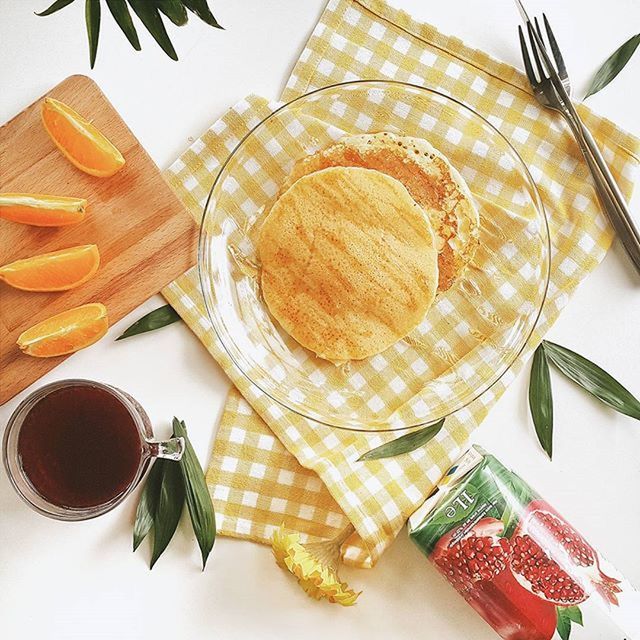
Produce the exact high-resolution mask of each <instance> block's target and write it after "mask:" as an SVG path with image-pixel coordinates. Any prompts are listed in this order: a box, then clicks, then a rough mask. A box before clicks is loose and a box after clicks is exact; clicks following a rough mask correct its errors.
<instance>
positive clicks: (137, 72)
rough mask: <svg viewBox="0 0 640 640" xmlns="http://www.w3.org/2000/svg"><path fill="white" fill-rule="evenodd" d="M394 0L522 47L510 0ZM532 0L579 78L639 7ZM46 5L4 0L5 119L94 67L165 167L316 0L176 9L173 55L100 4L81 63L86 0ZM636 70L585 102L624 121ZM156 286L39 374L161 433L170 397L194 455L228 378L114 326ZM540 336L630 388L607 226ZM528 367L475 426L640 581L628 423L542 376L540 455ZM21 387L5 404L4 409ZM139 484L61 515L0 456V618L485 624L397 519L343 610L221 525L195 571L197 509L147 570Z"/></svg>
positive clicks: (46, 627)
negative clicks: (131, 493) (545, 444)
mask: <svg viewBox="0 0 640 640" xmlns="http://www.w3.org/2000/svg"><path fill="white" fill-rule="evenodd" d="M393 1H394V2H395V3H397V4H398V5H399V6H402V7H403V8H405V9H407V10H408V11H410V12H411V13H413V15H414V16H415V17H416V18H419V19H422V20H425V21H427V22H430V23H432V24H434V25H436V26H437V27H438V28H440V29H441V30H442V31H444V32H446V33H454V34H456V35H458V36H460V37H462V38H463V39H465V40H466V41H467V42H468V43H469V44H471V45H474V46H477V47H481V48H484V49H486V50H487V51H489V52H491V53H492V54H494V55H495V56H496V57H499V58H501V59H503V60H505V61H507V62H510V63H512V64H515V65H518V66H521V65H520V60H519V51H518V47H517V40H516V33H515V29H516V24H517V20H518V16H517V14H516V11H515V9H514V6H513V4H512V3H511V2H510V1H509V0H487V1H484V2H477V1H475V0H449V1H448V2H424V0H393ZM103 4H104V3H103ZM210 4H211V3H210ZM528 4H529V5H530V10H531V12H532V13H539V12H541V11H542V9H543V8H545V9H546V10H547V12H548V15H549V17H550V18H551V22H552V24H553V25H554V29H555V31H556V35H557V36H558V38H559V40H560V43H561V45H562V47H563V51H564V52H565V53H566V59H567V63H568V65H569V68H570V70H571V75H572V80H574V85H575V87H576V88H577V89H578V91H577V94H579V95H582V93H581V92H583V91H584V89H585V87H586V86H587V82H588V78H589V77H590V75H591V74H592V73H593V71H594V70H595V69H596V68H597V67H598V66H599V64H600V63H601V62H602V61H603V60H604V59H605V58H606V57H607V56H608V55H609V53H611V52H612V51H613V50H614V49H615V48H616V47H617V46H618V45H619V44H621V43H622V42H623V41H624V40H626V39H627V38H628V37H629V36H631V35H632V34H633V33H635V32H637V31H638V26H639V25H640V4H639V3H638V2H637V0H608V1H607V2H602V1H601V0H598V1H595V0H588V1H587V0H564V1H563V2H553V1H551V0H547V2H543V1H542V0H528ZM45 5H48V2H47V0H2V1H1V2H0V87H1V89H0V122H4V121H6V120H8V119H9V118H11V117H12V116H13V115H14V114H15V113H17V112H18V111H19V110H20V109H22V108H23V107H25V106H27V105H28V104H29V103H30V102H31V101H33V100H34V99H36V98H37V97H38V96H40V95H41V94H42V93H44V92H45V91H46V90H48V89H49V88H50V87H52V86H53V85H54V84H56V83H57V82H59V81H60V80H62V79H63V78H65V77H66V76H68V75H70V74H73V73H87V74H88V75H91V76H92V77H93V78H94V79H95V80H96V81H97V82H98V84H99V85H100V86H101V87H102V89H103V91H104V92H105V93H106V95H107V96H108V98H109V99H110V100H111V102H112V103H113V104H114V105H115V107H116V108H117V109H118V110H119V112H120V113H121V114H122V116H123V118H124V119H125V121H126V122H127V123H128V124H129V126H130V127H131V129H132V130H133V132H134V133H135V134H136V135H137V136H138V138H139V139H140V141H141V142H142V144H143V145H144V146H145V147H146V149H147V150H148V151H149V153H150V154H151V156H152V157H153V158H154V159H155V161H156V162H157V164H158V165H159V166H160V167H161V168H165V167H167V166H168V165H169V164H170V163H171V161H172V160H173V159H175V158H176V157H177V156H178V155H179V154H180V152H181V151H182V150H184V149H185V148H186V147H187V146H188V145H189V144H190V142H191V141H192V139H193V138H195V137H197V136H198V135H200V134H201V133H202V132H203V131H204V130H205V129H206V128H207V127H208V126H209V125H210V124H211V123H212V122H213V121H214V120H215V119H216V118H217V117H218V116H219V115H220V114H221V113H222V112H223V110H224V109H225V108H226V107H228V106H229V105H231V104H233V103H234V102H235V101H236V100H238V99H240V98H242V97H243V96H245V94H247V93H250V92H255V93H258V94H262V95H264V96H266V97H268V98H276V97H277V96H278V95H279V93H280V91H281V89H282V86H283V83H284V82H285V80H286V78H287V77H288V74H289V71H290V69H291V66H292V64H293V63H294V61H295V60H296V59H297V56H298V55H299V53H300V51H301V50H302V47H303V46H304V43H305V41H306V39H307V37H308V35H309V33H310V31H311V29H312V28H313V26H314V24H315V22H316V21H317V19H318V17H319V15H320V13H321V10H322V8H323V6H324V0H305V1H304V2H302V1H300V0H269V1H268V2H267V1H265V0H243V1H242V2H233V1H231V0H216V1H215V2H214V3H213V4H212V6H213V8H214V10H215V11H214V12H215V14H216V16H217V17H218V19H219V20H220V22H221V23H222V24H224V25H225V26H226V27H227V30H226V31H223V32H221V31H216V30H214V29H211V28H209V27H207V26H205V25H204V24H203V23H200V22H199V21H198V20H197V19H196V18H195V17H192V18H191V20H190V22H189V24H188V25H187V26H185V27H182V28H180V29H178V28H175V27H170V28H169V31H170V34H171V38H172V40H173V42H174V45H175V48H176V50H177V51H178V54H179V55H180V62H178V63H174V62H172V61H171V60H169V59H168V58H167V57H165V55H164V54H163V53H162V52H161V51H160V50H159V48H158V47H157V46H156V45H155V43H154V42H153V41H152V40H151V37H150V36H149V35H148V34H147V33H146V31H144V30H143V29H139V35H140V40H141V42H142V45H143V50H142V52H140V53H136V52H134V51H133V50H132V49H131V48H130V47H129V45H128V43H127V42H126V40H125V39H124V37H123V35H122V34H121V33H120V31H119V30H118V29H117V27H116V26H115V24H114V22H113V20H112V19H111V16H110V14H109V13H108V11H107V10H106V7H105V8H104V9H103V20H102V22H103V25H102V30H101V34H100V49H99V52H98V59H97V64H96V69H95V70H94V71H93V72H91V71H89V68H88V62H87V59H88V56H87V45H86V36H85V32H84V17H83V5H84V3H83V2H82V1H81V0H80V1H78V2H76V3H75V4H73V5H71V6H70V7H67V8H66V9H64V10H63V11H61V12H59V13H58V14H55V15H54V16H51V17H48V18H38V17H36V16H34V15H33V13H32V11H33V10H41V9H43V8H44V7H45ZM639 71H640V53H639V54H638V55H637V57H636V59H635V60H634V61H632V63H631V64H630V65H629V66H628V68H627V69H626V71H625V73H624V74H623V75H622V76H621V77H620V78H618V79H617V80H616V81H615V83H614V84H612V85H610V86H609V87H607V88H606V89H605V90H604V91H603V92H602V93H601V94H599V95H598V96H595V97H593V98H591V99H590V103H591V105H592V106H593V107H594V108H596V109H597V110H599V111H600V112H601V113H603V114H604V115H607V116H609V117H610V118H612V119H614V120H616V121H617V122H619V123H620V124H621V125H622V126H624V127H626V128H627V129H629V130H630V131H632V132H634V133H635V134H636V135H640V108H639V107H640V91H639V90H638V79H639V74H638V72H639ZM0 170H1V167H0ZM639 200H640V198H636V200H635V208H636V209H638V208H640V203H639ZM162 303H163V302H162V299H161V298H160V297H159V296H156V297H154V298H153V299H152V300H150V301H149V302H148V303H146V304H145V305H143V306H142V307H141V308H140V309H138V310H137V311H136V312H134V313H132V314H131V315H130V317H128V318H125V319H124V320H122V321H121V322H119V323H118V324H117V325H116V326H114V327H113V328H112V329H111V331H110V332H109V335H108V336H107V337H106V338H104V339H103V340H102V341H101V342H100V343H98V344H97V345H95V346H93V347H91V348H89V349H87V350H86V351H83V352H81V353H78V354H77V355H75V356H73V357H72V358H70V359H69V360H67V361H66V362H65V363H64V364H62V365H61V366H59V367H58V368H57V369H55V370H54V371H53V372H51V373H50V374H49V375H48V376H46V377H45V378H43V379H42V380H41V381H39V382H38V383H36V386H40V385H42V384H43V383H45V382H49V381H52V380H57V379H61V378H67V377H88V378H93V379H96V380H102V381H105V382H109V383H112V384H115V385H117V386H119V387H121V388H123V389H125V390H126V391H128V392H129V393H131V394H132V395H133V396H135V397H136V398H137V399H138V400H139V401H140V402H141V403H142V404H143V405H144V407H145V408H146V410H147V412H148V413H149V415H150V416H151V418H152V421H153V422H154V424H155V425H156V431H157V433H159V434H160V435H166V434H167V433H168V431H169V424H170V420H171V417H172V416H173V415H177V416H179V417H181V418H182V419H184V420H185V421H186V423H187V425H188V426H189V428H190V434H191V438H192V440H193V441H194V444H195V446H196V449H197V451H198V454H199V456H200V459H201V461H202V463H203V464H205V463H206V462H207V460H208V455H209V451H210V447H211V443H212V441H213V437H214V433H215V429H216V424H217V421H218V417H219V414H220V410H221V407H222V403H223V401H224V397H225V392H226V389H227V381H226V379H225V377H224V375H223V374H222V373H221V371H220V369H219V368H218V366H217V365H216V364H215V362H214V361H213V359H212V358H211V357H210V356H209V355H208V353H207V352H206V351H205V349H204V348H203V347H202V346H201V345H200V343H199V342H198V341H197V339H196V338H195V337H194V336H193V335H192V334H191V333H190V331H189V330H188V329H187V328H186V327H185V326H184V325H182V324H175V325H173V326H171V327H169V328H166V329H163V330H162V331H159V332H157V333H154V334H149V335H147V336H140V337H138V338H134V339H132V340H130V341H124V342H118V343H114V342H113V340H114V338H115V337H116V336H117V335H119V334H120V333H121V332H122V330H123V329H124V328H125V327H127V326H128V325H129V324H130V323H131V322H132V321H133V320H135V319H136V318H137V317H139V316H140V315H142V314H143V313H145V312H146V311H149V310H151V309H152V308H154V307H156V306H158V305H159V304H162ZM549 337H550V338H551V339H553V340H556V341H558V342H560V343H561V344H564V345H567V346H570V347H573V348H576V349H577V350H579V351H580V352H582V353H584V354H585V355H588V356H589V357H591V358H592V359H593V360H595V361H597V362H598V363H600V364H601V365H603V366H604V367H605V368H606V369H608V370H609V371H611V372H612V373H614V374H615V375H616V376H617V377H618V378H619V379H620V380H621V381H622V382H623V383H625V384H626V385H627V386H628V387H630V388H631V389H632V390H633V391H634V392H635V393H636V394H640V277H639V276H637V275H634V274H633V272H632V269H631V267H630V266H629V264H628V263H627V261H626V258H625V257H624V255H623V253H622V251H621V249H620V247H619V245H618V243H616V245H615V246H614V249H613V250H612V251H611V252H610V253H609V255H608V256H607V258H606V260H605V261H604V264H603V265H602V266H601V267H600V268H599V269H598V270H597V271H596V273H594V274H593V275H591V276H590V277H589V278H588V279H587V281H586V282H585V283H584V284H583V285H582V287H581V288H580V290H579V291H578V292H577V294H576V295H575V296H574V298H573V299H572V301H571V302H570V304H569V307H568V308H567V309H566V310H565V312H564V313H563V315H562V317H561V318H560V320H559V321H558V323H557V324H556V326H555V327H554V328H553V330H552V331H551V333H550V335H549ZM526 382H527V376H526V375H522V376H520V378H519V379H518V380H517V381H516V382H515V383H514V384H513V385H512V386H511V388H510V389H509V391H508V392H507V393H506V394H505V396H504V397H503V398H502V399H501V400H500V402H499V403H498V405H497V406H496V407H495V408H494V409H493V411H492V412H491V414H490V415H489V417H488V419H487V420H486V421H485V423H484V425H483V426H482V427H481V428H480V429H479V430H478V431H477V434H476V438H475V439H476V440H477V441H478V442H480V443H481V444H482V445H483V446H485V447H486V448H487V449H489V450H490V451H492V452H494V453H495V454H496V455H497V456H498V457H499V458H501V459H502V460H503V461H504V462H505V463H506V464H508V465H511V466H513V467H514V468H515V469H516V470H517V471H518V472H519V473H521V475H523V476H524V477H525V478H526V479H528V480H529V482H530V483H532V484H534V486H536V487H537V488H538V490H539V491H540V492H541V493H542V494H543V495H544V496H545V497H547V498H548V499H549V500H550V501H551V502H552V503H553V504H554V505H555V506H556V507H557V508H558V509H559V510H560V511H561V512H563V513H564V514H565V515H566V516H567V518H568V519H570V520H571V521H572V522H573V523H574V524H575V525H576V526H577V527H578V528H579V529H580V530H581V531H582V532H584V533H585V534H586V535H587V537H588V538H589V539H590V540H591V542H592V543H593V544H594V545H595V546H596V547H599V548H600V550H601V551H602V552H604V554H605V555H607V556H608V557H609V559H610V560H611V561H612V562H613V563H614V564H616V565H617V566H618V567H619V568H620V569H621V570H622V571H623V572H624V573H626V575H627V576H628V577H629V578H630V579H631V580H632V581H634V582H636V584H640V555H639V554H638V552H637V540H638V531H639V530H640V498H639V497H638V486H639V483H640V456H639V455H638V452H639V451H640V424H639V423H638V422H635V421H633V420H632V419H630V418H627V417H624V416H620V415H617V414H616V413H614V412H613V411H610V410H608V409H606V408H604V407H602V406H601V405H599V404H597V403H596V402H595V401H593V400H591V399H590V398H589V397H587V396H586V395H585V394H584V393H583V392H582V391H580V390H579V389H577V388H576V387H575V386H572V385H571V384H570V383H568V382H566V381H565V380H563V379H561V378H560V377H559V376H557V375H554V379H553V382H554V396H555V412H556V434H555V455H554V461H553V463H550V462H549V461H548V460H547V459H546V457H545V455H544V454H543V453H542V452H541V450H540V448H539V447H538V445H537V443H536V440H535V437H534V434H533V429H532V426H531V423H530V419H529V417H528V413H527V402H526ZM28 391H29V390H27V391H25V392H24V393H23V394H21V395H20V396H18V397H16V398H15V399H13V400H12V401H11V402H9V403H7V404H6V405H5V406H3V407H0V424H2V425H4V424H5V423H6V421H7V419H8V417H9V415H10V413H11V411H12V410H13V409H14V408H15V406H16V405H17V403H18V402H19V400H20V399H22V398H23V397H24V396H25V395H26V393H27V392H28ZM135 503H136V500H135V499H131V500H129V501H128V502H127V503H125V504H124V505H123V506H122V507H120V508H118V509H117V510H116V511H115V512H112V513H110V514H108V515H106V516H104V517H101V518H99V519H97V520H94V521H90V522H85V523H69V524H65V523H59V522H55V521H53V520H48V519H46V518H43V517H41V516H38V515H36V514H35V512H32V511H30V510H29V509H28V508H27V507H26V506H25V505H24V504H23V503H22V502H20V500H19V499H18V498H17V496H16V495H15V494H14V493H13V491H12V489H11V488H10V486H9V483H8V481H7V479H6V475H5V474H4V470H2V472H1V477H0V635H1V636H2V637H4V638H43V639H45V638H46V639H51V638H123V639H124V638H154V639H158V638H190V639H193V640H196V639H199V638H207V639H211V638H220V639H223V640H227V639H248V638H278V639H288V638H299V637H302V636H304V637H305V638H306V639H308V640H312V639H314V638H326V637H329V636H330V635H331V634H333V637H335V638H339V637H341V638H367V639H368V640H374V639H378V638H379V639H382V638H384V639H387V638H403V639H404V638H418V637H420V638H438V639H443V640H457V639H459V640H462V639H465V640H467V639H469V638H473V639H474V640H485V639H486V640H490V639H491V638H494V637H495V636H494V634H493V632H492V631H491V630H490V629H489V628H488V627H487V626H486V625H485V623H484V622H483V621H482V620H481V619H480V618H479V617H478V616H477V615H476V614H475V613H474V612H473V611H472V610H471V609H470V608H469V607H468V606H467V605H466V604H465V603H464V601H463V600H462V599H461V598H459V597H458V596H457V595H456V594H455V592H454V591H453V590H452V589H451V588H450V587H449V586H448V585H447V584H446V583H445V582H444V581H443V580H442V579H441V578H440V577H439V576H438V575H437V574H436V572H435V570H434V569H433V568H432V567H431V566H429V565H428V563H427V562H426V560H424V559H423V557H422V556H421V555H420V554H419V552H418V550H417V549H416V548H414V547H413V546H412V544H411V543H410V542H409V541H408V540H407V538H406V535H405V533H404V532H403V533H402V534H401V535H400V537H399V539H398V540H397V542H396V543H395V544H394V545H393V547H392V548H391V549H390V550H389V551H388V553H387V554H386V555H385V556H384V557H383V558H382V560H381V561H380V563H379V565H378V566H377V567H376V568H375V569H374V570H370V571H357V570H346V569H345V570H344V572H343V573H344V576H345V577H347V578H348V579H349V580H350V581H351V582H352V584H353V586H355V587H357V588H362V589H363V590H364V594H363V595H362V596H361V599H360V601H359V602H358V604H357V606H356V607H353V608H350V609H343V608H341V607H338V606H331V605H328V604H326V603H317V602H314V601H312V600H310V599H308V598H307V597H306V596H305V595H304V594H303V593H302V592H301V591H300V590H299V589H298V587H297V586H296V585H295V583H294V582H293V580H291V579H289V577H288V576H287V575H285V574H284V573H283V572H282V571H280V570H279V569H278V568H277V567H276V566H275V564H274V562H273V560H272V557H271V554H270V551H269V550H268V549H267V548H266V547H262V546H259V545H255V544H252V543H249V542H240V541H236V540H230V539H225V538H220V539H218V540H217V542H216V545H215V548H214V551H213V554H212V556H211V557H210V561H209V564H208V566H207V569H206V572H205V573H201V572H200V570H199V564H198V552H197V550H196V545H195V541H194V540H193V536H192V534H191V531H190V529H189V526H183V527H182V528H181V529H180V531H179V532H178V533H177V535H176V537H175V539H174V540H173V542H172V543H171V545H170V547H169V549H168V551H167V552H166V553H165V555H164V556H163V557H162V558H161V559H160V561H159V562H158V564H157V565H156V568H155V569H154V570H153V571H152V572H150V571H149V569H148V566H147V563H148V549H146V548H143V549H141V550H139V551H138V553H137V554H136V555H134V554H132V553H131V529H132V523H133V513H134V509H135ZM183 524H186V523H183ZM143 546H144V545H143ZM573 637H575V638H578V637H582V638H594V637H596V636H593V635H589V634H588V633H585V634H583V635H580V636H578V635H577V634H576V635H575V636H573ZM606 640H609V639H608V638H607V639H606ZM612 640H613V639H612Z"/></svg>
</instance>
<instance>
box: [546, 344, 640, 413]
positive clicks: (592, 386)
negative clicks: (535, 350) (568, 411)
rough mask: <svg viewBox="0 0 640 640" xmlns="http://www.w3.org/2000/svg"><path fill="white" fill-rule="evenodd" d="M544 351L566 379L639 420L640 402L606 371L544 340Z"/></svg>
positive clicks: (613, 407) (578, 355)
mask: <svg viewBox="0 0 640 640" xmlns="http://www.w3.org/2000/svg"><path fill="white" fill-rule="evenodd" d="M543 345H544V350H545V352H546V354H547V357H548V358H549V360H551V362H552V363H553V364H554V365H555V366H556V367H557V368H558V369H559V370H560V371H562V373H564V375H565V376H567V377H568V378H570V379H571V380H573V381H574V382H576V383H577V384H579V385H580V386H581V387H582V388H583V389H584V390H585V391H588V392H589V393H590V394H591V395H593V396H595V397H596V398H598V399H599V400H601V401H602V402H604V403H605V404H606V405H608V406H610V407H611V408H612V409H615V410H616V411H619V412H620V413H624V414H625V415H627V416H631V417H632V418H636V419H637V420H640V401H638V399H637V398H636V397H635V396H634V395H633V394H632V393H631V392H630V391H628V390H627V389H625V387H623V386H622V385H621V384H620V383H619V382H618V381H617V380H616V379H615V378H613V377H612V376H610V375H609V374H608V373H607V372H606V371H605V370H604V369H602V368H601V367H599V366H598V365H597V364H594V363H593V362H591V361H590V360H587V359H586V358H585V357H584V356H581V355H580V354H578V353H575V352H574V351H571V350H570V349H567V348H566V347H561V346H560V345H559V344H554V343H553V342H549V341H547V340H545V341H544V342H543Z"/></svg>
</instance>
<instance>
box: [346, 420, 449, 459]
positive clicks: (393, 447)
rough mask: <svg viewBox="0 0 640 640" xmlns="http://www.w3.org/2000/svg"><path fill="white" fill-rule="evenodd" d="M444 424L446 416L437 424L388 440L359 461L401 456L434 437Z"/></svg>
mask: <svg viewBox="0 0 640 640" xmlns="http://www.w3.org/2000/svg"><path fill="white" fill-rule="evenodd" d="M443 424H444V418H442V420H440V421H439V422H436V423H435V424H432V425H429V426H428V427H425V428H424V429H420V430H419V431H414V432H413V433H408V434H407V435H406V436H400V437H399V438H396V439H395V440H392V441H391V442H387V443H386V444H383V445H381V446H379V447H376V448H375V449H372V450H371V451H368V452H367V453H365V454H364V455H362V456H360V457H359V458H358V462H362V461H364V460H378V459H380V458H392V457H393V456H399V455H401V454H403V453H409V452H410V451H414V450H415V449H417V448H418V447H421V446H423V445H425V444H427V442H429V440H431V439H432V438H433V437H435V436H436V435H437V434H438V432H439V431H440V429H442V425H443Z"/></svg>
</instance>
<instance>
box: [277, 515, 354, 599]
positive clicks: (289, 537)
mask: <svg viewBox="0 0 640 640" xmlns="http://www.w3.org/2000/svg"><path fill="white" fill-rule="evenodd" d="M353 531H354V529H353V526H351V525H349V526H348V527H347V528H346V529H345V530H344V531H342V532H341V533H340V534H339V535H338V536H337V537H336V538H334V539H332V540H326V541H323V542H312V543H308V544H307V545H306V546H305V545H303V544H302V543H301V542H300V534H299V533H287V532H286V530H285V528H284V524H283V525H282V526H281V527H280V529H278V531H276V532H274V534H273V555H274V557H275V559H276V563H277V564H278V566H279V567H281V568H283V569H286V570H287V571H290V572H291V573H292V574H293V575H294V576H295V577H296V579H297V580H298V584H299V585H300V586H301V587H302V588H303V589H304V591H305V592H306V593H307V594H308V595H309V596H311V597H312V598H315V599H316V600H322V598H326V599H327V600H328V601H329V602H334V603H338V604H341V605H343V606H345V607H348V606H351V605H352V604H355V602H356V600H357V599H358V596H359V595H360V593H362V592H358V593H356V592H355V591H353V590H352V589H350V588H349V585H348V584H347V583H346V582H341V581H340V577H339V576H338V573H337V571H336V568H335V565H336V564H337V561H338V557H339V554H340V545H341V544H342V543H343V542H344V541H345V540H346V539H347V538H348V537H349V536H350V535H351V534H352V533H353Z"/></svg>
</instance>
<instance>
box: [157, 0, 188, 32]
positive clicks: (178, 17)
mask: <svg viewBox="0 0 640 640" xmlns="http://www.w3.org/2000/svg"><path fill="white" fill-rule="evenodd" d="M155 1H156V5H157V6H158V9H160V11H162V13H164V15H165V16H167V18H169V20H171V22H173V24H175V25H178V26H179V27H181V26H182V25H183V24H187V20H188V19H189V17H188V16H187V10H186V9H185V8H184V6H183V5H182V3H181V2H180V0H155Z"/></svg>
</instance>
